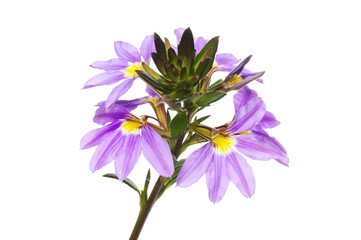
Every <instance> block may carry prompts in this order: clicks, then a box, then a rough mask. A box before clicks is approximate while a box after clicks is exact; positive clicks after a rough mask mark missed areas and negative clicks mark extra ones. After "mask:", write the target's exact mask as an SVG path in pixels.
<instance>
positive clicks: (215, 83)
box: [207, 79, 223, 89]
mask: <svg viewBox="0 0 361 240" xmlns="http://www.w3.org/2000/svg"><path fill="white" fill-rule="evenodd" d="M221 82H223V79H219V80H217V81H215V82H214V83H212V85H210V86H209V87H208V88H207V89H211V88H212V87H214V86H217V85H218V84H220V83H221Z"/></svg>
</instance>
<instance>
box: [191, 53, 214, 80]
mask: <svg viewBox="0 0 361 240" xmlns="http://www.w3.org/2000/svg"><path fill="white" fill-rule="evenodd" d="M212 64H213V59H212V58H209V57H207V58H206V59H204V61H202V62H201V63H200V64H199V66H198V68H197V70H196V71H195V75H198V76H199V79H202V78H203V77H204V76H205V75H206V74H207V73H208V71H209V70H210V69H211V66H212ZM207 69H208V70H207Z"/></svg>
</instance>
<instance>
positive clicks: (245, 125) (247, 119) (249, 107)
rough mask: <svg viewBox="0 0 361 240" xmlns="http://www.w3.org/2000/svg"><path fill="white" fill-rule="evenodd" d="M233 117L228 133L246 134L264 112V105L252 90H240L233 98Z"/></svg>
mask: <svg viewBox="0 0 361 240" xmlns="http://www.w3.org/2000/svg"><path fill="white" fill-rule="evenodd" d="M233 101H234V106H235V117H234V121H233V123H232V125H231V126H230V127H229V130H230V132H232V133H237V132H246V131H249V130H251V129H252V128H253V127H255V126H256V125H257V124H258V123H259V122H260V121H261V120H262V118H263V116H264V114H265V112H266V105H265V104H264V103H263V101H262V99H261V98H260V97H258V96H257V93H256V92H255V91H254V90H251V89H249V88H247V87H245V88H242V89H241V90H240V91H238V93H237V94H236V95H234V98H233Z"/></svg>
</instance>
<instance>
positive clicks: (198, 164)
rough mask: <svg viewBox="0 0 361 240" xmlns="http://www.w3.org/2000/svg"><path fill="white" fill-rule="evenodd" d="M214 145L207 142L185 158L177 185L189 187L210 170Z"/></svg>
mask: <svg viewBox="0 0 361 240" xmlns="http://www.w3.org/2000/svg"><path fill="white" fill-rule="evenodd" d="M212 154H213V147H212V144H211V143H207V144H206V145H204V146H203V147H201V148H199V149H197V150H196V151H194V152H193V153H191V155H189V157H188V158H187V159H186V160H185V162H184V164H183V166H182V168H181V170H180V172H179V174H178V177H177V186H179V187H189V186H190V185H192V184H193V183H195V182H197V181H198V180H199V179H200V178H201V177H202V176H203V174H204V173H205V172H206V171H207V170H208V168H209V164H210V162H211V160H212Z"/></svg>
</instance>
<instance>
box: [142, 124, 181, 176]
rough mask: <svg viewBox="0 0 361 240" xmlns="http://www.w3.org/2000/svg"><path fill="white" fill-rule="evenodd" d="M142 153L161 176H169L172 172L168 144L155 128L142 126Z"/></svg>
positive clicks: (172, 166) (171, 159)
mask: <svg viewBox="0 0 361 240" xmlns="http://www.w3.org/2000/svg"><path fill="white" fill-rule="evenodd" d="M142 147H143V155H144V156H145V158H146V159H147V160H148V161H149V163H150V164H151V165H152V166H153V167H154V169H155V170H156V171H157V172H158V173H159V174H160V175H162V176H163V177H170V176H172V174H173V172H174V164H173V157H172V153H171V152H170V149H169V145H168V143H167V141H166V140H164V139H163V138H162V137H161V136H160V135H159V134H158V133H157V132H156V131H155V130H153V129H152V128H151V127H149V126H147V125H145V126H144V127H143V128H142Z"/></svg>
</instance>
